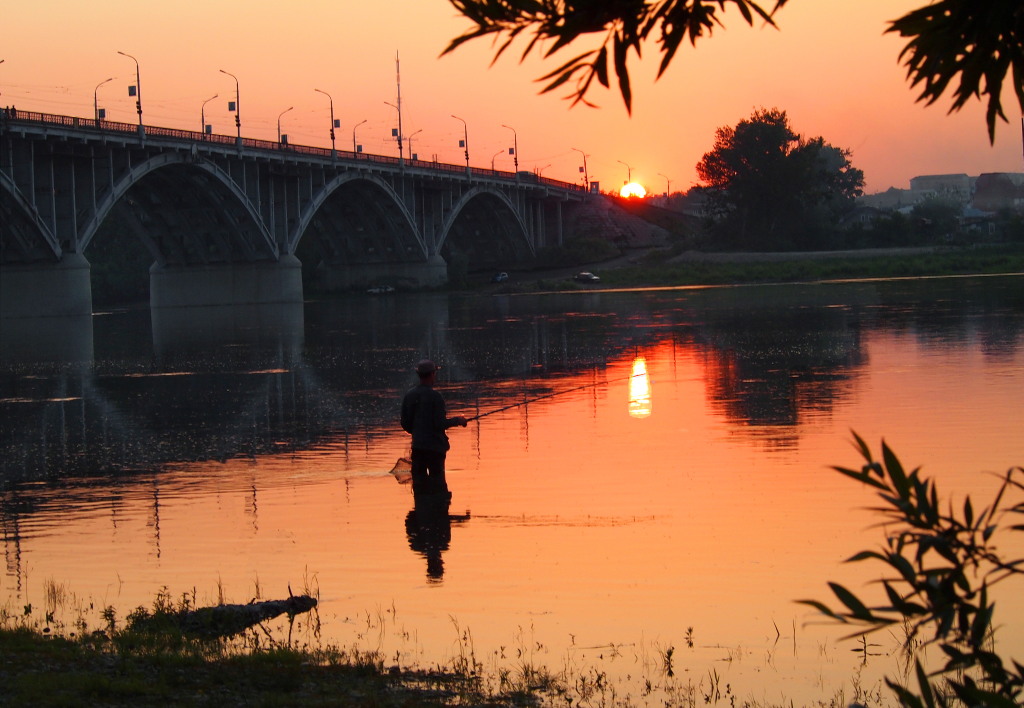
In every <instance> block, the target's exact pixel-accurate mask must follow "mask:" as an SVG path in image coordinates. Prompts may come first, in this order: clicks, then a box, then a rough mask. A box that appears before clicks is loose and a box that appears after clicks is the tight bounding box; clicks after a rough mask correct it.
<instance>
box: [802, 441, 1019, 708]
mask: <svg viewBox="0 0 1024 708" xmlns="http://www.w3.org/2000/svg"><path fill="white" fill-rule="evenodd" d="M854 439H855V442H856V446H857V448H858V450H859V452H860V454H861V456H862V457H863V458H864V462H865V464H864V465H863V466H862V467H861V468H860V469H854V468H846V467H835V468H834V469H835V470H836V471H837V472H839V473H840V474H843V475H845V476H847V477H850V478H852V479H854V480H856V481H858V482H860V483H861V484H863V485H865V486H866V487H868V488H870V489H873V490H874V491H875V492H876V493H877V495H878V498H879V499H880V500H881V505H880V506H878V507H875V508H874V509H873V510H874V511H876V512H877V513H878V514H879V515H880V516H881V517H882V523H883V524H884V526H885V528H886V529H887V535H886V538H885V543H884V545H883V546H882V547H881V548H880V549H878V550H866V551H862V552H860V553H857V554H856V555H854V556H853V557H851V558H850V559H849V560H850V561H853V562H857V561H865V560H870V561H874V562H876V563H881V564H882V565H883V566H887V570H888V573H887V575H886V576H885V577H883V578H882V580H881V586H882V589H883V590H884V594H885V600H883V601H882V602H881V604H878V605H874V606H872V605H869V604H868V603H866V602H864V601H862V600H861V599H860V598H858V597H857V595H855V594H854V593H853V592H851V591H850V590H848V589H846V588H845V587H843V586H842V585H839V584H838V583H829V587H830V588H831V590H832V593H833V594H834V595H835V597H836V599H837V600H838V601H839V603H840V604H841V607H839V608H838V609H832V608H831V607H829V606H828V605H826V604H825V603H822V602H819V601H817V600H802V601H801V602H802V603H803V604H806V605H809V606H811V607H813V608H815V609H816V610H818V611H819V612H821V613H823V614H825V615H827V616H828V617H831V618H832V619H834V620H837V621H839V622H842V623H844V624H849V625H852V626H855V627H858V628H860V629H858V631H857V633H856V634H857V635H862V634H863V633H866V632H870V631H874V630H878V629H882V628H884V627H888V626H891V625H900V626H902V627H903V628H904V630H905V631H906V632H907V640H906V643H907V646H908V647H910V646H913V645H914V643H915V641H916V640H917V639H918V637H920V636H921V635H922V634H924V636H925V639H924V640H923V641H924V643H925V644H937V645H938V647H939V649H940V650H941V651H942V653H943V654H944V655H945V659H946V662H945V664H944V665H943V666H942V668H940V669H938V670H936V671H933V672H932V673H928V672H926V670H925V669H924V667H923V666H922V664H921V661H920V659H918V660H917V662H916V678H917V682H918V687H919V690H920V695H916V694H914V693H913V692H912V691H911V689H910V687H909V686H907V685H904V684H901V683H899V682H897V681H893V680H890V679H887V683H888V684H889V686H890V687H891V688H892V689H893V690H894V691H895V692H896V694H897V696H898V698H899V700H900V703H901V704H903V705H905V706H921V707H922V708H923V707H924V706H928V707H929V708H931V707H933V706H946V705H950V704H949V703H948V702H947V700H946V698H945V696H947V695H948V694H949V693H950V692H951V693H952V694H954V695H955V696H956V697H957V698H958V699H959V700H960V701H962V702H963V703H964V704H965V705H977V706H981V705H984V706H1019V705H1021V703H1020V701H1021V699H1022V698H1024V665H1021V663H1020V662H1017V661H1012V660H1011V661H1010V662H1009V665H1006V664H1005V663H1004V661H1003V659H1002V658H1001V657H1000V656H999V655H998V654H996V652H995V649H994V647H995V627H996V625H995V623H994V622H993V613H994V609H995V604H994V602H993V601H992V600H991V599H990V596H989V591H990V589H991V588H993V587H994V586H996V585H997V584H1001V583H1004V582H1006V581H1008V580H1014V579H1015V580H1020V576H1021V575H1022V574H1024V559H1019V558H1018V559H1007V558H1005V557H1003V556H1002V555H1001V554H1000V552H999V551H998V549H997V547H996V545H995V536H996V533H997V531H999V530H1004V529H1005V530H1009V531H1015V532H1021V531H1024V524H1022V523H1020V521H1021V519H1022V516H1024V501H1021V500H1020V497H1021V492H1024V482H1022V479H1021V478H1022V476H1024V468H1021V467H1014V468H1011V469H1010V470H1009V471H1007V472H1006V474H1005V475H1004V476H1003V479H1002V483H1001V484H1000V486H999V489H998V491H997V492H996V495H995V497H994V499H993V501H992V503H991V504H989V505H986V506H983V507H981V508H977V507H975V506H974V504H973V502H972V501H971V498H970V497H969V496H968V497H965V499H964V501H963V503H962V506H961V505H957V506H954V505H953V504H952V503H948V502H947V503H942V502H940V497H939V493H938V490H937V488H936V485H935V482H934V481H933V480H930V479H927V478H925V477H922V476H921V472H920V470H919V469H915V470H912V471H908V470H906V469H905V468H904V467H903V465H902V464H901V462H900V460H899V458H897V456H896V455H895V454H894V453H893V451H892V450H891V449H890V448H889V447H888V446H887V445H886V444H885V443H884V442H883V443H882V458H881V460H875V459H874V457H873V456H872V453H871V451H870V449H869V448H868V446H867V445H866V444H865V443H864V441H863V440H862V439H861V438H860V437H857V436H856V435H854ZM1014 499H1017V501H1014ZM1007 520H1009V522H1010V523H1009V525H1006V521H1007ZM1015 521H1016V522H1017V523H1014V522H1015ZM929 635H930V636H929Z"/></svg>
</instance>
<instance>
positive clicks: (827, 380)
mask: <svg viewBox="0 0 1024 708" xmlns="http://www.w3.org/2000/svg"><path fill="white" fill-rule="evenodd" d="M274 314H275V316H276V319H275V317H271V316H267V317H261V318H257V319H253V320H252V321H258V322H259V323H260V326H258V327H253V328H249V329H247V328H246V327H236V326H232V327H225V326H224V325H223V322H224V321H226V320H224V319H223V317H221V316H218V317H220V319H217V320H216V321H215V322H214V323H213V324H212V325H210V324H209V323H207V324H205V325H204V321H203V320H202V318H200V317H198V316H196V315H194V314H191V315H190V316H189V317H185V318H167V317H164V318H163V319H162V320H157V319H151V318H150V316H149V313H148V312H144V311H142V312H125V313H115V314H110V315H107V316H104V317H96V318H94V322H93V328H92V347H93V350H92V351H91V352H90V353H88V354H89V355H88V356H86V357H85V359H86V361H84V362H83V361H78V362H77V363H73V362H72V360H74V359H75V357H66V356H65V357H64V359H63V360H61V361H58V362H57V363H56V364H52V363H51V364H40V363H38V362H36V363H33V362H31V361H29V359H31V357H28V356H27V352H26V347H25V346H24V345H23V344H24V343H23V344H22V345H20V346H19V347H18V348H17V351H11V350H10V348H8V349H7V350H5V352H4V354H5V360H4V363H3V367H4V368H3V372H2V374H0V433H2V438H0V448H2V449H0V453H2V459H3V461H2V463H0V465H2V466H0V489H2V493H3V496H2V502H0V521H2V524H3V542H4V555H5V561H6V565H5V571H4V574H3V575H2V576H0V580H2V584H0V597H3V598H5V606H7V607H8V608H20V607H22V606H23V605H25V604H27V603H29V602H32V603H36V604H37V605H40V599H39V594H40V593H41V592H42V589H43V586H44V584H46V583H47V582H48V581H52V582H54V583H59V584H61V585H62V586H65V587H69V588H72V589H73V590H74V592H75V593H76V595H77V596H78V597H80V598H87V601H88V602H91V603H92V604H93V606H95V607H104V606H107V605H112V606H114V607H115V608H116V609H117V610H118V611H119V612H120V613H121V614H122V616H123V614H124V613H126V612H127V611H129V610H130V609H131V608H133V607H135V606H138V605H148V604H150V603H151V602H152V600H153V598H154V596H155V594H156V592H157V591H159V589H160V588H161V587H165V586H166V587H167V588H168V589H169V592H171V593H172V594H179V593H186V592H190V591H192V590H193V588H195V589H196V592H197V593H198V595H199V597H200V600H202V599H203V598H204V596H205V599H206V600H207V601H213V600H215V598H216V597H217V595H218V594H219V593H220V592H221V591H223V592H225V593H226V594H227V600H228V601H236V602H244V601H246V600H248V599H249V598H250V597H252V596H254V595H256V594H262V596H263V597H266V598H275V597H279V596H283V595H285V594H286V593H287V589H288V587H289V585H290V586H291V587H292V588H293V589H295V590H296V592H298V588H299V587H300V586H313V587H315V588H316V589H317V590H318V591H319V593H320V594H321V600H322V602H321V606H320V619H321V626H320V631H321V632H322V637H321V638H322V639H323V640H324V641H336V642H339V643H342V644H355V645H358V646H360V647H361V648H364V649H374V650H380V651H382V652H383V653H384V655H385V657H387V660H388V661H397V662H400V663H410V662H419V663H421V664H425V665H429V664H431V663H435V662H441V663H445V662H447V661H448V660H450V659H451V657H452V656H453V655H454V654H455V653H457V652H465V651H466V644H465V642H466V637H467V636H471V637H472V642H473V644H474V646H473V649H474V650H475V652H476V653H477V655H478V656H479V657H480V658H481V659H482V660H484V661H485V663H487V664H488V665H493V666H494V667H497V666H500V665H506V664H511V665H513V666H514V665H516V662H521V661H523V657H524V656H527V657H528V658H529V660H530V661H533V662H536V663H540V664H545V665H547V666H548V667H549V668H551V669H552V670H561V669H565V670H567V671H569V672H570V673H571V674H572V675H574V676H576V677H581V676H591V677H593V676H596V675H597V674H598V673H600V672H605V673H606V675H607V676H608V677H610V678H612V679H613V680H614V682H615V684H614V685H616V686H617V687H618V688H617V689H616V690H618V691H620V692H621V694H629V695H630V696H632V698H633V699H634V701H635V702H642V701H643V700H652V696H661V697H663V698H664V697H666V696H668V697H671V696H673V695H675V694H673V693H672V690H673V689H672V688H671V687H672V686H675V687H677V688H679V687H682V689H681V690H685V689H686V687H687V686H689V687H690V688H691V689H693V690H694V691H696V692H698V693H700V694H701V695H703V694H704V693H705V692H707V691H709V690H710V689H711V687H712V685H713V684H714V683H715V681H716V679H717V680H718V681H719V687H720V688H722V687H724V686H725V685H726V684H728V685H729V686H730V689H729V690H730V691H732V692H733V694H734V695H737V696H739V698H740V699H741V700H747V699H751V700H755V701H759V702H762V703H773V702H777V703H782V702H784V699H788V698H792V699H794V700H795V701H796V703H797V704H800V703H810V702H813V701H816V700H819V699H821V700H829V699H830V698H832V697H833V696H834V695H835V694H836V693H837V692H839V691H843V692H844V696H845V697H846V698H847V699H851V698H852V697H853V694H854V691H855V689H854V687H853V683H854V681H860V682H861V686H863V687H867V688H870V687H872V686H874V687H876V688H877V687H878V686H879V685H880V684H879V681H880V678H879V677H880V676H881V675H882V674H883V673H886V672H888V673H892V672H893V671H895V670H897V669H896V668H895V667H897V666H898V661H897V657H898V652H897V647H898V644H899V638H898V637H894V636H881V635H879V639H878V640H877V641H878V642H879V645H880V646H879V647H878V648H877V652H876V653H877V654H879V656H872V657H868V662H867V664H866V665H864V664H862V657H861V655H859V654H857V653H856V652H855V651H853V650H854V649H855V647H856V645H854V644H852V643H850V642H841V641H839V640H838V636H839V635H840V633H838V632H837V631H836V630H834V629H832V628H829V627H827V626H822V625H821V623H820V622H819V621H818V620H817V619H816V618H815V617H814V616H813V615H811V614H808V613H807V612H805V611H804V610H803V609H802V608H801V607H799V606H797V605H796V604H794V600H796V599H800V598H805V597H815V598H819V599H828V597H827V588H826V585H825V583H826V581H828V580H837V581H839V582H843V583H844V584H846V585H847V586H849V587H851V588H853V589H856V590H861V589H865V592H870V589H869V588H867V581H868V580H869V579H871V578H872V577H873V573H874V572H877V571H871V570H869V569H868V568H867V567H866V566H863V565H861V566H848V565H844V564H843V563H842V561H843V560H844V559H845V558H847V557H849V556H850V555H852V554H853V553H855V552H856V551H859V550H861V549H864V548H868V547H872V546H873V545H874V544H876V543H878V542H879V541H880V540H881V536H880V535H879V531H878V530H877V529H874V528H871V525H872V522H873V519H872V516H871V514H870V513H869V512H867V511H865V510H864V507H866V506H868V505H869V504H871V496H870V494H868V493H866V491H865V490H862V489H857V488H856V487H855V486H851V485H852V483H850V482H847V481H845V480H844V479H842V478H840V476H839V475H837V474H835V473H834V472H831V471H829V469H828V466H829V465H832V464H847V465H848V464H857V463H858V462H859V460H858V459H857V458H856V456H855V453H854V452H853V449H852V447H851V446H850V434H849V433H850V430H851V429H854V430H857V431H858V432H860V433H861V434H862V435H863V436H864V437H865V438H866V439H868V440H869V441H870V442H872V443H876V442H877V441H878V440H879V439H881V438H882V437H883V436H884V437H885V438H886V440H887V441H888V442H890V444H891V445H892V446H893V447H894V448H895V449H896V451H897V453H898V454H900V455H901V457H902V458H903V459H904V461H905V463H907V464H910V465H917V464H923V465H924V468H925V471H926V473H931V474H934V475H935V476H937V477H938V478H939V480H940V491H942V490H948V491H949V492H950V493H952V494H953V495H954V496H962V495H963V494H964V493H967V492H970V493H971V494H972V495H976V496H977V497H978V498H980V499H983V500H984V499H987V498H988V497H989V495H990V493H991V491H992V490H994V487H995V483H994V480H993V479H992V478H991V477H989V476H988V475H985V474H983V472H997V473H998V472H1002V471H1004V470H1005V469H1007V468H1008V467H1010V466H1011V465H1013V464H1021V463H1022V462H1024V436H1022V435H1021V434H1020V432H1021V424H1020V421H1021V419H1022V416H1021V414H1022V412H1024V411H1022V408H1021V403H1020V402H1021V400H1024V396H1022V395H1021V394H1024V353H1022V344H1024V288H1022V287H1021V279H1020V278H1019V277H1013V278H986V279H949V280H932V281H898V282H873V283H850V284H835V285H808V286H771V287H756V288H716V289H707V290H694V289H687V290H680V291H643V292H636V293H629V292H625V293H598V292H588V293H585V294H567V295H550V296H499V297H467V298H463V297H457V296H451V297H446V296H435V295H431V296H425V297H413V296H387V297H377V298H373V297H354V298H351V299H345V300H339V301H336V302H327V303H311V304H308V305H307V306H306V307H305V309H304V311H302V310H300V311H299V312H298V313H297V314H296V313H289V312H284V313H282V312H276V313H274ZM227 321H232V322H239V321H241V322H243V323H244V322H245V321H248V320H245V319H244V318H241V319H240V318H234V319H230V320H227ZM275 323H277V325H275ZM296 323H300V324H301V326H297V325H296ZM207 325H208V326H207ZM42 341H44V342H48V343H49V342H51V340H50V339H44V340H42ZM48 346H49V345H48ZM28 353H31V352H28ZM423 356H429V357H431V358H433V359H435V360H437V361H439V362H441V363H442V364H443V365H444V366H445V368H444V369H443V370H442V380H441V382H440V384H439V386H440V387H441V389H442V390H443V391H444V394H445V396H446V397H447V399H448V401H449V408H450V410H451V412H452V413H453V414H455V413H459V414H463V415H481V414H484V415H483V416H482V417H481V418H480V419H479V420H477V421H475V422H473V423H472V424H471V425H470V426H469V427H468V428H466V429H460V428H456V429H453V430H452V431H451V433H450V435H451V438H452V443H453V449H452V451H451V452H450V453H449V484H450V486H451V487H452V489H453V490H454V500H453V504H452V512H453V514H454V513H456V512H457V513H458V518H455V519H454V520H451V521H450V522H448V523H444V524H441V527H440V528H437V527H436V526H432V527H430V528H426V529H424V528H419V527H417V525H416V523H415V519H416V517H415V515H414V514H410V512H411V510H412V500H411V497H410V495H409V492H408V488H407V487H405V486H402V485H399V484H397V483H396V482H395V481H394V479H393V478H392V477H391V476H390V474H389V470H390V469H391V468H392V466H393V465H394V464H395V461H396V459H397V458H399V457H401V456H402V455H404V454H406V452H407V445H408V441H407V438H406V436H405V435H404V434H403V433H401V432H400V431H399V430H398V426H397V423H396V415H397V413H396V411H397V405H398V401H399V399H400V397H401V395H402V393H403V392H404V390H405V389H406V388H407V387H408V386H410V385H411V384H412V383H413V382H412V380H411V378H412V377H411V366H412V364H413V363H414V362H415V361H416V360H418V359H419V358H421V357H423ZM641 362H642V368H641ZM999 612H1000V614H1001V615H1002V617H1003V618H1004V621H1005V622H1006V623H1007V626H1006V630H1005V633H1004V635H1001V636H1000V640H1001V641H1002V640H1005V641H1006V644H1005V645H1004V646H1007V647H1008V650H1009V653H1010V655H1015V656H1017V657H1020V656H1021V655H1022V654H1024V651H1022V645H1024V636H1022V634H1024V633H1022V630H1021V628H1020V627H1019V626H1015V625H1014V624H1013V621H1012V620H1013V619H1014V618H1015V617H1016V618H1019V617H1021V616H1024V606H1022V605H1021V603H1020V600H1019V598H1013V597H1010V598H1007V599H1006V600H1005V601H1004V603H1003V604H1002V605H1001V606H1000V610H999ZM467 631H468V632H469V635H467ZM688 640H691V641H692V642H693V646H690V645H689V642H688ZM667 648H673V649H674V652H673V669H674V670H673V674H674V675H673V676H672V677H671V678H670V677H668V676H667V675H666V673H665V671H664V669H665V666H664V651H665V649H667ZM1014 652H1015V653H1014ZM647 680H651V681H652V682H653V685H654V686H655V689H656V690H655V692H654V693H652V694H651V695H650V696H647V697H646V698H641V697H642V696H643V695H644V693H645V691H646V690H647V688H646V687H645V684H644V682H645V681H647Z"/></svg>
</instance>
